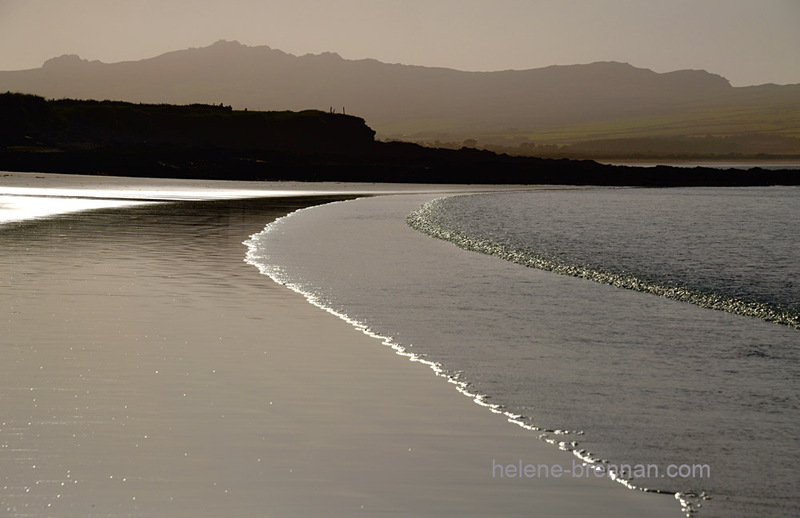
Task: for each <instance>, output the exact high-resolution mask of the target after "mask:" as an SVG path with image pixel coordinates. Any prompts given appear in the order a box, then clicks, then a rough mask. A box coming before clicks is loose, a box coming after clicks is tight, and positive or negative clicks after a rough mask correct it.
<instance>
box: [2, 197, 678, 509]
mask: <svg viewBox="0 0 800 518" xmlns="http://www.w3.org/2000/svg"><path fill="white" fill-rule="evenodd" d="M329 199H334V198H319V197H315V198H278V199H262V200H226V201H213V202H212V201H206V202H181V203H168V204H167V203H165V204H154V205H144V206H139V207H131V208H126V209H103V210H94V211H90V212H83V213H75V214H70V215H64V216H60V217H57V218H53V219H46V220H40V221H31V222H25V223H10V224H7V225H3V226H0V243H2V249H1V251H0V269H1V270H2V271H3V279H2V283H3V287H2V290H0V307H1V308H2V310H3V317H2V322H3V323H2V328H3V333H2V338H0V341H1V342H2V343H0V408H2V417H0V509H3V510H4V511H5V514H4V515H6V516H59V517H61V516H68V517H69V516H75V517H78V516H80V517H86V516H156V517H160V516H163V517H177V516H197V517H203V516H208V517H212V516H214V517H216V516H236V517H247V516H254V517H255V516H259V517H261V516H298V517H306V516H353V515H356V514H363V515H364V516H373V515H377V514H391V515H393V516H542V515H543V516H557V517H560V516H576V517H577V516H592V517H599V516H609V517H610V516H615V517H620V516H621V517H638V516H652V517H658V516H665V517H669V516H672V517H677V516H680V507H679V505H678V504H677V502H676V501H675V500H674V499H673V498H672V497H671V496H666V495H648V494H644V493H640V492H634V491H629V490H626V489H625V488H623V487H622V486H620V485H618V484H615V483H612V482H610V481H608V480H604V479H595V478H580V479H575V478H571V477H569V478H568V477H561V478H552V477H551V478H501V477H499V476H498V472H497V470H496V469H495V470H493V461H494V459H498V460H500V459H503V461H505V460H507V459H523V460H525V461H526V462H530V461H535V462H536V463H537V464H548V465H556V464H558V465H563V466H564V467H571V465H572V462H573V461H572V457H571V456H570V455H569V454H566V453H564V452H559V451H557V450H555V449H554V448H553V447H551V446H548V445H546V444H544V443H543V442H541V441H539V440H537V438H536V436H535V435H534V434H532V433H530V432H526V431H525V430H523V429H521V428H519V427H517V426H514V425H512V424H509V423H507V422H506V421H505V419H504V418H503V417H501V416H498V415H495V414H492V413H491V412H489V411H488V410H487V409H485V408H481V407H479V406H477V405H475V404H474V403H472V402H471V401H470V400H469V399H468V398H466V397H464V396H462V395H460V394H459V393H458V392H457V391H456V390H455V388H454V387H453V386H452V385H451V384H449V383H447V381H446V380H445V379H443V378H437V377H435V376H434V375H433V374H432V373H431V371H430V370H429V369H428V368H426V367H424V366H422V365H420V364H418V363H412V362H409V361H408V360H406V359H405V358H403V357H400V356H398V355H396V354H395V353H394V352H393V351H392V350H391V349H389V348H388V347H385V346H382V345H381V344H380V342H378V341H377V340H375V339H373V338H370V337H368V336H366V335H364V334H363V333H361V332H359V331H357V330H355V329H354V328H352V327H351V326H350V325H349V324H347V323H346V322H344V321H342V320H339V319H338V318H336V317H334V316H332V315H330V314H328V313H325V312H323V311H321V310H319V309H317V308H315V307H313V306H311V305H310V304H308V303H307V302H306V301H305V300H304V299H303V298H302V297H301V296H300V295H298V294H296V293H294V292H291V291H289V290H287V289H286V288H284V287H282V286H280V285H277V284H275V283H273V282H272V281H271V280H270V279H269V278H268V277H266V276H263V275H260V274H259V273H258V271H257V270H256V269H255V268H254V267H252V266H250V265H248V264H246V263H244V261H243V258H244V255H245V253H246V248H245V247H244V246H243V245H242V242H243V241H244V240H245V239H247V237H248V236H249V235H251V234H253V233H255V232H258V231H260V230H261V229H262V228H263V226H264V225H265V224H266V223H267V222H268V221H270V220H271V219H273V218H275V217H277V216H279V215H282V214H284V213H286V212H288V211H291V210H294V209H295V208H298V207H302V206H306V205H309V204H314V203H319V202H324V201H326V200H329ZM331 238H332V239H335V236H331Z"/></svg>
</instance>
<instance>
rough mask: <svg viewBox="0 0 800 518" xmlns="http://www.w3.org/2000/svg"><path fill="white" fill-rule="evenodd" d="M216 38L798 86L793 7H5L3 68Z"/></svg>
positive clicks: (496, 1) (478, 63)
mask: <svg viewBox="0 0 800 518" xmlns="http://www.w3.org/2000/svg"><path fill="white" fill-rule="evenodd" d="M220 39H226V40H236V41H239V42H240V43H243V44H245V45H252V46H255V45H268V46H270V47H272V48H277V49H280V50H283V51H285V52H289V53H291V54H296V55H303V54H306V53H314V54H317V53H320V52H326V51H330V52H337V53H338V54H340V55H341V56H342V57H344V58H346V59H362V58H374V59H378V60H380V61H384V62H388V63H405V64H411V65H424V66H439V67H448V68H456V69H460V70H482V71H489V70H507V69H529V68H539V67H544V66H549V65H570V64H578V63H592V62H596V61H620V62H626V63H630V64H632V65H634V66H637V67H641V68H649V69H651V70H655V71H656V72H669V71H673V70H682V69H705V70H708V71H709V72H713V73H716V74H720V75H722V76H724V77H726V78H727V79H729V80H730V81H731V83H732V84H733V85H734V86H747V85H753V84H765V83H777V84H794V83H800V0H222V1H220V0H0V70H21V69H28V68H37V67H39V66H41V65H42V63H43V62H44V61H46V60H47V59H49V58H52V57H56V56H60V55H63V54H77V55H79V56H81V57H82V58H84V59H89V60H100V61H103V62H106V63H113V62H117V61H129V60H139V59H145V58H148V57H153V56H156V55H159V54H163V53H164V52H169V51H172V50H179V49H185V48H189V47H205V46H208V45H210V44H212V43H214V42H215V41H217V40H220Z"/></svg>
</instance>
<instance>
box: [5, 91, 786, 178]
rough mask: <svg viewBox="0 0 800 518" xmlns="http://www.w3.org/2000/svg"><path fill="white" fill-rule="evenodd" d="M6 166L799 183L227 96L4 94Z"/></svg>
mask: <svg viewBox="0 0 800 518" xmlns="http://www.w3.org/2000/svg"><path fill="white" fill-rule="evenodd" d="M0 120H1V121H3V124H2V125H0V171H2V170H5V171H39V172H54V173H80V174H99V175H121V176H145V177H171V178H200V179H210V178H214V179H231V180H232V179H236V180H309V181H310V180H314V181H360V182H416V183H492V184H508V183H514V184H581V185H584V184H592V185H659V186H666V185H670V186H674V185H772V184H792V185H797V184H800V172H798V171H764V170H760V169H753V170H749V171H741V170H728V171H723V170H716V169H701V168H697V169H691V170H689V169H681V168H669V167H660V168H655V169H640V168H628V167H612V166H605V165H601V164H598V163H596V162H593V161H576V160H551V159H541V158H530V157H512V156H508V155H502V154H495V153H492V152H489V151H479V150H476V149H469V148H462V149H458V150H448V149H433V148H426V147H422V146H419V145H417V144H413V143H401V142H392V143H386V142H379V141H376V140H375V139H374V131H373V130H372V129H371V128H369V126H367V125H366V124H365V122H364V120H363V119H360V118H358V117H353V116H350V115H343V114H335V113H330V112H322V111H318V110H305V111H301V112H288V111H283V112H259V111H252V110H247V111H244V110H234V109H232V108H231V107H230V106H224V105H217V106H212V105H204V104H193V105H185V106H176V105H165V104H134V103H126V102H119V101H101V102H98V101H79V100H68V99H63V100H57V101H47V100H45V99H44V98H42V97H38V96H33V95H27V94H12V93H5V94H0Z"/></svg>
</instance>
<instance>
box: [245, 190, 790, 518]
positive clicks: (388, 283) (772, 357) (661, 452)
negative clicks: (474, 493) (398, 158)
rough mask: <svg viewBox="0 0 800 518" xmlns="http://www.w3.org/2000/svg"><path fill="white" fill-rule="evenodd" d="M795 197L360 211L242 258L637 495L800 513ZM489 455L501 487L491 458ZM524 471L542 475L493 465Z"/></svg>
mask: <svg viewBox="0 0 800 518" xmlns="http://www.w3.org/2000/svg"><path fill="white" fill-rule="evenodd" d="M798 197H800V190H798V189H797V188H784V187H774V188H746V189H723V188H691V189H571V190H531V191H526V192H518V193H494V194H485V195H484V194H481V195H472V196H460V197H454V198H445V199H441V200H435V201H434V200H433V198H434V197H433V196H429V195H427V196H426V195H414V196H408V195H403V196H391V197H380V198H365V199H359V200H354V201H348V202H341V203H334V204H329V205H324V206H320V207H314V208H310V209H304V210H300V211H298V212H295V213H293V214H290V215H289V216H287V217H285V218H282V219H279V220H277V221H276V222H274V223H272V224H270V225H268V226H267V227H266V228H265V230H264V231H263V232H261V233H259V234H256V235H254V236H253V237H252V238H251V239H250V240H249V241H248V242H247V245H248V247H249V252H248V257H247V261H248V262H250V263H251V264H254V265H255V266H257V267H258V268H259V269H260V270H261V271H262V272H263V273H265V274H268V275H270V276H271V277H273V278H274V279H275V280H277V281H278V282H281V283H284V284H287V285H288V286H289V287H291V288H293V289H295V290H297V291H300V292H302V293H304V294H306V296H307V297H309V299H310V300H312V301H313V302H314V303H316V304H318V305H320V306H322V307H324V308H326V309H329V310H331V311H334V312H336V313H338V314H340V315H342V316H344V317H346V318H348V319H349V320H351V321H352V322H354V323H357V324H359V325H362V326H364V327H365V328H366V329H367V330H368V331H369V332H371V333H374V334H376V335H381V336H383V337H388V342H389V343H390V344H392V345H393V346H394V347H395V348H397V349H398V350H402V351H405V353H406V354H410V355H413V357H414V358H415V359H419V360H423V361H424V362H428V363H429V364H430V365H432V366H433V367H434V369H435V370H436V371H437V372H438V373H440V374H441V375H444V376H447V377H449V378H450V379H451V380H452V381H454V382H455V383H456V384H457V386H458V387H459V388H460V389H461V390H462V391H463V392H465V393H468V394H471V395H472V397H476V395H477V396H478V397H476V400H477V401H479V402H480V403H481V404H483V405H492V406H491V408H492V409H493V410H494V411H495V412H499V413H501V414H502V413H504V414H505V416H503V415H498V419H502V418H507V419H509V420H510V421H512V422H510V423H509V426H516V425H521V426H524V427H526V428H528V429H529V430H530V433H531V434H532V435H533V436H537V437H540V438H541V439H543V440H546V441H548V442H551V443H553V444H554V447H561V448H562V449H565V450H568V451H571V452H572V454H573V455H575V456H576V457H578V458H580V459H584V460H587V461H591V462H594V463H595V465H603V466H608V468H607V469H609V470H612V471H613V470H615V467H616V473H617V474H618V475H619V481H621V482H623V483H625V484H626V485H628V486H630V487H635V488H640V489H643V488H647V489H648V490H653V491H663V492H669V493H678V496H679V500H680V501H681V502H682V504H683V512H684V513H686V514H693V513H697V515H698V516H703V517H734V518H735V517H749V516H775V517H795V516H797V515H798V511H800V501H798V498H797V487H798V486H800V470H798V469H797V467H796V459H797V458H798V456H800V434H798V433H797V430H798V429H799V428H800V383H799V381H800V349H799V348H798V347H800V334H798V333H800V331H798V329H797V328H796V327H797V320H796V319H797V314H798V301H799V300H800V297H799V296H798V293H799V290H800V286H799V285H798V278H800V277H798V272H799V270H798V264H800V240H798V237H797V232H795V231H794V228H793V227H794V226H795V225H796V222H797V221H800V203H798ZM412 213H413V215H412V216H410V217H409V215H410V214H412ZM407 218H408V219H409V222H410V223H411V224H412V225H413V226H414V227H416V228H419V229H422V230H424V231H425V232H427V233H428V234H433V235H436V236H437V237H440V238H445V239H432V238H431V237H430V236H429V235H426V234H424V233H422V232H419V231H417V230H415V229H413V228H411V227H410V226H409V225H408V224H407V222H406V220H407ZM456 245H458V246H456ZM460 247H465V248H469V249H472V250H478V251H480V252H483V253H476V252H475V251H472V250H465V249H463V248H460ZM509 259H511V260H509ZM514 261H516V262H514ZM518 263H522V264H518ZM526 265H527V266H535V267H527V266H526ZM543 268H544V269H543ZM559 273H562V274H559ZM576 274H577V275H578V276H575V275H576ZM592 279H593V280H592ZM595 281H600V282H595ZM622 281H625V282H622ZM620 286H622V288H621V287H620ZM653 287H658V290H654V289H652V288H653ZM625 288H627V289H625ZM662 288H663V289H665V290H666V291H664V290H662ZM659 290H661V291H659ZM654 291H655V292H656V293H660V294H661V295H667V296H656V295H653V292H654ZM670 297H671V298H670ZM711 308H715V309H711ZM746 315H750V316H746ZM376 346H379V342H377V341H376ZM421 368H422V367H421ZM486 455H487V478H490V477H491V461H492V458H493V456H492V451H491V445H487V452H486ZM565 455H568V454H567V453H565ZM517 460H522V461H524V462H526V463H528V462H529V463H535V462H536V459H535V458H529V457H526V452H524V451H521V452H519V459H498V461H503V462H504V461H508V462H516V461H517ZM625 465H629V466H630V467H631V471H628V472H626V471H625ZM638 466H656V467H657V468H658V472H657V473H656V472H655V471H653V470H652V469H651V470H649V473H642V472H639V470H637V469H636V468H637V467H638ZM670 468H672V469H670ZM613 483H614V482H612V481H609V484H613ZM680 512H681V507H680V506H678V505H677V504H676V516H678V515H680Z"/></svg>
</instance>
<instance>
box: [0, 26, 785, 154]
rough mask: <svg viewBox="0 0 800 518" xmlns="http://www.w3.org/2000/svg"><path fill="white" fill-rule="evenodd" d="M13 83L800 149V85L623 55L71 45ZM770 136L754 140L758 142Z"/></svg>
mask: <svg viewBox="0 0 800 518" xmlns="http://www.w3.org/2000/svg"><path fill="white" fill-rule="evenodd" d="M0 91H16V92H24V93H33V94H37V95H42V96H45V97H48V98H64V97H68V98H76V99H112V100H124V101H130V102H144V103H171V104H192V103H203V104H219V103H224V104H226V105H231V106H232V107H233V108H235V109H244V108H248V109H250V110H279V111H281V110H294V111H298V110H305V109H308V108H315V109H319V110H322V111H325V112H327V111H329V109H330V108H331V107H334V108H335V109H336V110H337V111H338V112H341V111H342V109H345V110H346V111H347V112H348V113H357V114H359V116H361V117H364V119H365V120H366V122H367V124H369V126H370V127H372V128H373V129H375V130H376V132H377V134H378V137H379V138H382V139H383V138H401V139H403V140H409V141H417V142H419V141H427V142H432V141H434V140H441V141H455V142H461V141H463V140H464V139H467V138H471V139H477V140H478V142H479V143H481V144H482V143H499V144H503V143H516V145H519V144H522V143H529V144H530V143H534V144H540V145H541V144H545V145H552V144H556V145H572V144H576V143H581V142H584V141H589V140H591V141H595V142H597V141H602V140H607V139H617V140H618V139H622V138H628V139H630V138H653V137H657V138H663V137H669V138H673V139H674V138H690V139H694V138H698V137H706V136H710V137H719V138H732V139H744V140H749V141H752V140H753V135H756V136H757V137H758V138H756V139H755V141H756V142H766V143H767V145H766V147H765V148H764V149H765V150H766V151H765V152H769V153H774V152H776V150H777V152H779V153H800V85H789V86H777V85H763V86H754V87H746V88H737V87H732V86H731V85H730V84H729V83H728V81H727V80H725V79H724V78H722V77H720V76H718V75H714V74H711V73H708V72H705V71H698V70H684V71H677V72H671V73H665V74H658V73H655V72H653V71H650V70H646V69H640V68H635V67H633V66H631V65H628V64H623V63H614V62H606V63H594V64H590V65H574V66H553V67H547V68H541V69H533V70H521V71H511V70H509V71H500V72H462V71H457V70H451V69H444V68H426V67H418V66H407V65H399V64H386V63H381V62H378V61H375V60H355V61H353V60H346V59H343V58H341V57H340V56H338V55H337V54H332V53H324V54H320V55H305V56H299V57H298V56H293V55H291V54H287V53H284V52H282V51H280V50H275V49H271V48H269V47H266V46H260V47H248V46H244V45H241V44H239V43H237V42H226V41H220V42H217V43H215V44H213V45H211V46H208V47H205V48H193V49H188V50H180V51H175V52H170V53H167V54H163V55H161V56H158V57H154V58H151V59H145V60H141V61H132V62H122V63H112V64H105V63H101V62H97V61H94V62H90V61H86V60H82V59H80V58H79V57H77V56H62V57H59V58H54V59H51V60H49V61H47V62H46V63H45V64H44V65H43V66H42V67H41V68H38V69H33V70H24V71H13V72H0ZM776 142H777V143H778V145H777V147H776ZM692 144H693V145H694V144H696V142H694V141H693V142H692ZM759 145H760V144H759ZM759 145H757V146H756V147H755V148H754V149H751V148H747V149H748V150H749V151H753V150H754V151H755V152H759V150H760V149H761V148H760V147H759ZM770 146H771V147H770ZM743 149H744V148H743Z"/></svg>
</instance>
